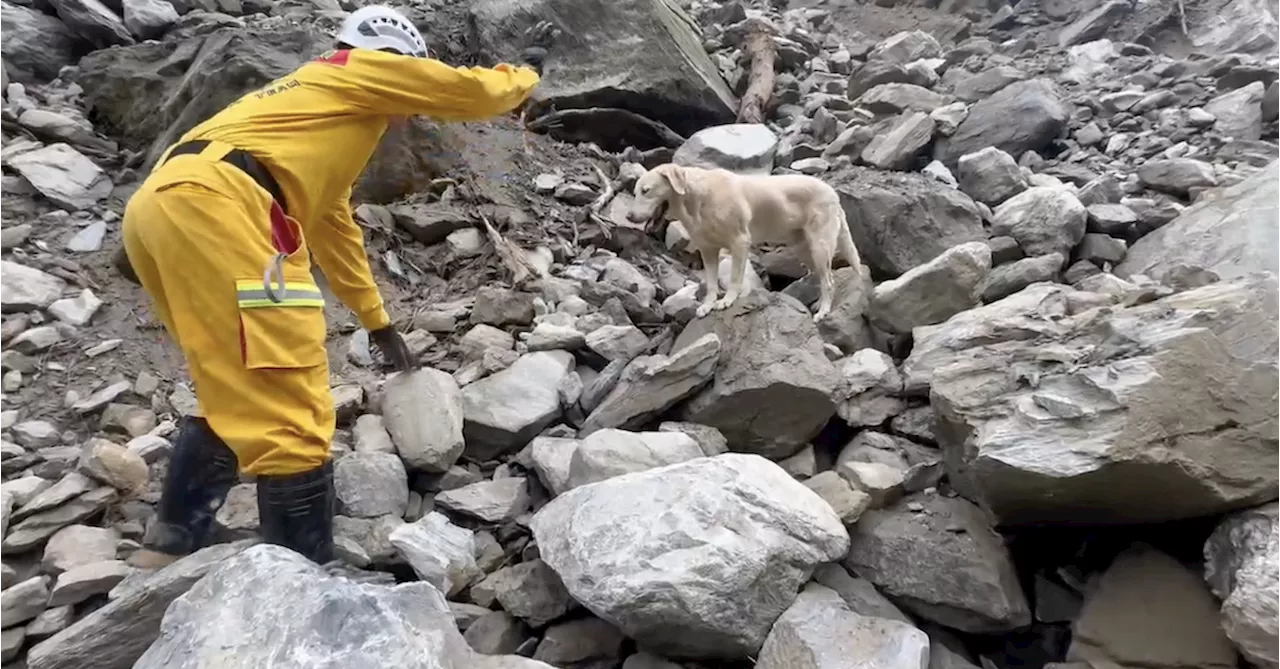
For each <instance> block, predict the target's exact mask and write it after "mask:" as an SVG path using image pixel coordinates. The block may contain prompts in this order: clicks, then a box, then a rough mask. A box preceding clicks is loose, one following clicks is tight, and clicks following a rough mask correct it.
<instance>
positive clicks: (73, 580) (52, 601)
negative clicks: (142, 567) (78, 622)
mask: <svg viewBox="0 0 1280 669" xmlns="http://www.w3.org/2000/svg"><path fill="white" fill-rule="evenodd" d="M132 571H133V568H131V567H130V566H129V565H128V564H125V562H124V561H122V560H114V559H113V560H105V561H103V562H93V563H89V564H82V565H79V566H76V567H72V568H70V569H68V570H66V571H64V572H62V573H61V574H59V575H58V579H57V581H55V582H54V584H53V589H52V590H50V591H49V606H67V605H70V604H79V603H80V602H83V601H84V600H86V599H88V598H90V597H93V596H94V595H105V594H106V593H108V592H110V591H111V589H112V588H114V587H116V585H118V584H119V583H120V582H121V581H123V580H124V579H125V577H126V576H128V575H129V574H130V573H131V572H132Z"/></svg>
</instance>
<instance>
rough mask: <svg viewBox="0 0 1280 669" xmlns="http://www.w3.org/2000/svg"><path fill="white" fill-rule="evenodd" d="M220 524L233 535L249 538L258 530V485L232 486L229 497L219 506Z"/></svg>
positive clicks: (218, 518)
mask: <svg viewBox="0 0 1280 669" xmlns="http://www.w3.org/2000/svg"><path fill="white" fill-rule="evenodd" d="M216 518H217V521H218V525H220V526H222V527H223V528H224V529H226V530H227V531H228V532H230V533H231V534H232V535H233V536H238V537H244V538H248V537H250V536H252V535H254V534H256V533H257V531H258V526H259V525H260V524H261V519H260V518H259V516H258V487H257V486H256V485H254V484H252V483H241V484H239V485H234V486H231V490H229V491H228V492H227V498H226V499H225V500H224V501H223V502H222V506H220V507H218V514H217V516H216Z"/></svg>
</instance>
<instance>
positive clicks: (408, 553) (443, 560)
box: [390, 511, 482, 596]
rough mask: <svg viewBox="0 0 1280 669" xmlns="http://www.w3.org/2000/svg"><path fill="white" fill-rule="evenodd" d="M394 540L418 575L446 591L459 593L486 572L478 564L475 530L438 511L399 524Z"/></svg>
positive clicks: (392, 540) (397, 549)
mask: <svg viewBox="0 0 1280 669" xmlns="http://www.w3.org/2000/svg"><path fill="white" fill-rule="evenodd" d="M390 541H391V545H392V546H394V547H395V549H396V552H397V553H399V554H400V556H401V557H402V558H404V561H405V562H408V563H409V566H411V567H413V571H414V573H416V574H417V575H418V578H421V579H422V580H424V581H426V582H428V583H430V584H431V585H432V586H433V587H435V588H436V589H437V590H439V591H440V592H442V593H444V594H445V595H448V596H452V595H456V594H458V593H459V592H461V591H462V589H463V588H465V587H467V586H468V585H470V584H471V583H472V581H474V580H476V579H477V578H479V577H480V575H481V573H482V572H481V571H480V567H479V566H477V565H476V557H475V554H476V546H475V538H474V535H473V534H472V532H471V530H468V529H464V528H461V527H458V526H457V525H454V524H453V523H451V522H449V519H448V518H446V517H445V516H444V514H441V513H439V512H437V511H432V512H431V513H428V514H427V515H425V516H423V517H422V518H421V519H419V520H417V521H416V522H412V523H406V524H404V525H401V526H400V527H398V528H396V529H395V530H394V531H392V532H391V535H390Z"/></svg>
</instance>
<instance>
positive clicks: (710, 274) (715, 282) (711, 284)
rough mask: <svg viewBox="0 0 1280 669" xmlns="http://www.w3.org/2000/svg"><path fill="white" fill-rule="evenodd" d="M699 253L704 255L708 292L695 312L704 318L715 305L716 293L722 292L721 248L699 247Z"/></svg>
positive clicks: (703, 263)
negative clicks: (720, 271) (720, 272)
mask: <svg viewBox="0 0 1280 669" xmlns="http://www.w3.org/2000/svg"><path fill="white" fill-rule="evenodd" d="M698 254H699V255H701V256H702V281H703V283H704V284H706V287H707V291H706V294H705V295H703V296H702V304H700V305H698V310H697V311H696V312H694V313H695V314H697V316H698V318H702V317H703V316H706V315H707V314H709V313H711V309H712V308H713V307H714V306H715V302H716V295H717V294H719V292H720V279H719V277H718V275H719V269H720V249H718V248H717V249H707V248H704V247H699V248H698Z"/></svg>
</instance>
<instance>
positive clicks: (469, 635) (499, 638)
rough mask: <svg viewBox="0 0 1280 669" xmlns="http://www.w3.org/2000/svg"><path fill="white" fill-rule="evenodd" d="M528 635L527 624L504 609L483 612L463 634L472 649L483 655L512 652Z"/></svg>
mask: <svg viewBox="0 0 1280 669" xmlns="http://www.w3.org/2000/svg"><path fill="white" fill-rule="evenodd" d="M530 636H532V634H531V633H530V631H529V626H528V625H525V624H524V623H523V622H521V621H520V620H519V619H517V618H515V617H514V616H512V615H511V614H509V613H507V612H506V611H489V612H488V613H485V614H484V615H482V616H480V618H478V619H477V620H476V621H475V622H474V623H472V624H471V626H469V627H468V628H467V630H466V633H465V634H463V638H464V639H466V641H467V644H468V645H469V646H471V649H472V650H474V651H476V652H477V653H483V654H485V655H506V654H510V653H514V652H516V651H517V650H519V649H520V647H521V646H522V645H524V643H525V642H526V641H528V640H529V637H530Z"/></svg>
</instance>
